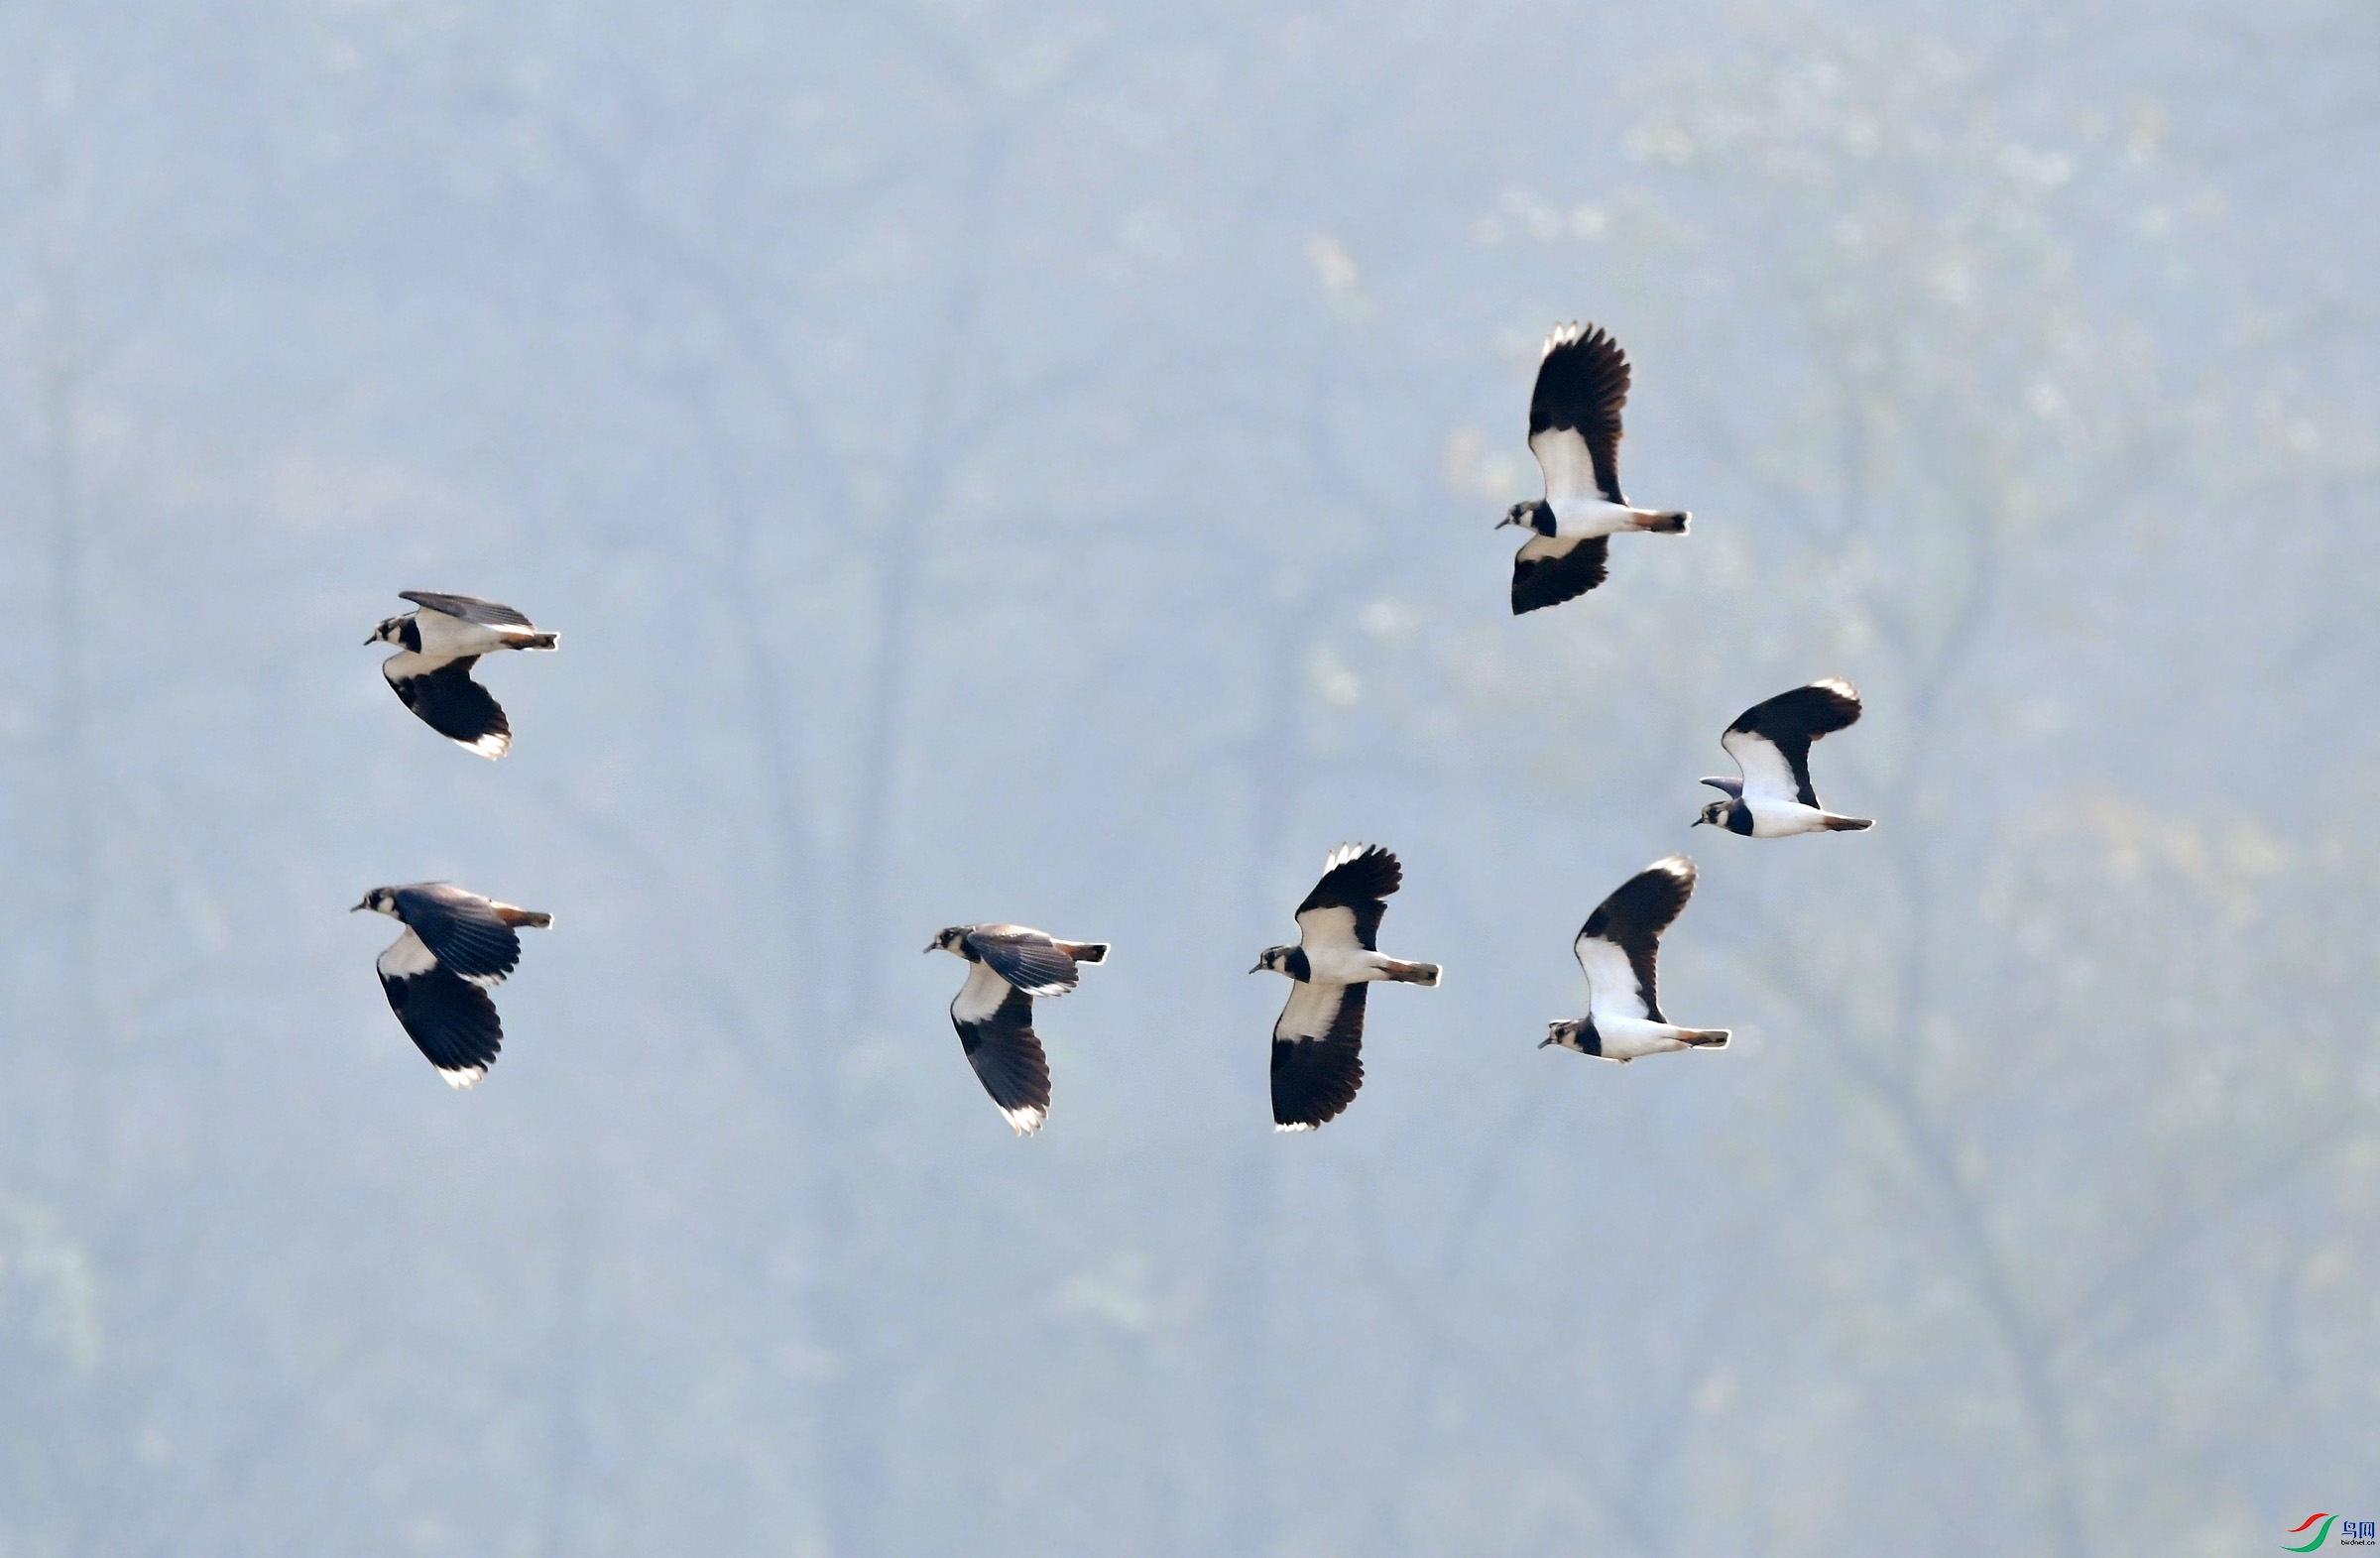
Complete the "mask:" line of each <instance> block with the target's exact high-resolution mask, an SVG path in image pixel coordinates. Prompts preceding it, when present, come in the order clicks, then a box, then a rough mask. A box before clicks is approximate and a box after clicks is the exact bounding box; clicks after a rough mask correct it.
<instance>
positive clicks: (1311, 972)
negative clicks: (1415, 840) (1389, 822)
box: [1249, 844, 1439, 1131]
mask: <svg viewBox="0 0 2380 1558" xmlns="http://www.w3.org/2000/svg"><path fill="white" fill-rule="evenodd" d="M1403 884H1404V870H1403V868H1402V867H1400V866H1398V865H1397V863H1396V857H1395V856H1394V855H1391V854H1389V853H1388V852H1387V851H1386V850H1384V849H1382V848H1380V847H1379V846H1378V845H1376V844H1342V845H1340V846H1339V847H1338V848H1337V849H1335V850H1333V851H1332V852H1331V856H1330V858H1329V859H1328V860H1326V861H1324V862H1323V871H1322V880H1321V881H1320V882H1317V883H1316V884H1314V891H1313V892H1311V893H1309V894H1307V895H1306V900H1305V901H1304V902H1303V903H1300V904H1298V905H1297V945H1295V946H1293V947H1290V946H1282V947H1266V948H1265V949H1264V953H1263V955H1262V956H1261V957H1259V958H1257V959H1256V966H1255V967H1254V968H1251V969H1249V973H1251V974H1253V973H1256V972H1258V971H1259V970H1263V969H1270V970H1271V971H1272V972H1274V973H1275V974H1286V975H1288V976H1289V977H1290V978H1291V979H1292V980H1294V981H1296V983H1295V984H1293V985H1291V986H1290V987H1289V1004H1288V1005H1287V1006H1284V1007H1283V1008H1281V1015H1280V1018H1279V1019H1277V1020H1276V1021H1274V1023H1273V1024H1272V1128H1273V1129H1274V1130H1275V1131H1311V1130H1313V1129H1314V1128H1315V1127H1316V1126H1319V1125H1321V1124H1322V1123H1323V1122H1325V1121H1327V1120H1330V1119H1332V1118H1333V1117H1334V1116H1336V1115H1337V1114H1338V1113H1339V1112H1340V1111H1341V1110H1343V1109H1345V1108H1347V1106H1348V1105H1349V1104H1351V1103H1353V1102H1354V1101H1355V1097H1356V1090H1357V1089H1358V1088H1360V1087H1362V1086H1363V1085H1364V987H1365V986H1366V985H1368V984H1370V983H1373V982H1374V981H1378V980H1390V981H1393V982H1394V983H1397V984H1400V985H1435V984H1437V983H1438V972H1439V970H1438V965H1437V964H1435V963H1405V962H1400V961H1398V960H1397V959H1395V958H1392V957H1387V956H1384V955H1383V954H1382V953H1381V952H1380V949H1379V934H1380V916H1381V915H1382V914H1385V913H1386V912H1387V911H1388V904H1387V901H1386V900H1387V898H1388V895H1389V894H1391V893H1394V892H1395V891H1396V890H1397V889H1398V888H1399V887H1401V886H1403Z"/></svg>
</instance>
